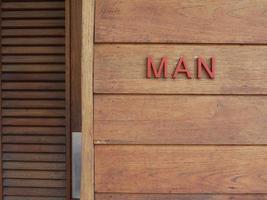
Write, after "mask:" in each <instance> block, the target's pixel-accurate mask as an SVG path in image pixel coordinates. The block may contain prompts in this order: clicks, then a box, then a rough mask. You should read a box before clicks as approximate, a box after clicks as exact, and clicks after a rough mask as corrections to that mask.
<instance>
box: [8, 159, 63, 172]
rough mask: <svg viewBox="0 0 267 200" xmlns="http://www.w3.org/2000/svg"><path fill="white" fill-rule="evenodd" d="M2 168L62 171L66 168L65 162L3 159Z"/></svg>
mask: <svg viewBox="0 0 267 200" xmlns="http://www.w3.org/2000/svg"><path fill="white" fill-rule="evenodd" d="M3 169H6V170H7V169H9V170H12V169H13V170H49V171H51V170H52V171H63V170H66V164H65V163H57V162H50V163H49V162H21V161H20V162H14V161H5V162H4V163H3Z"/></svg>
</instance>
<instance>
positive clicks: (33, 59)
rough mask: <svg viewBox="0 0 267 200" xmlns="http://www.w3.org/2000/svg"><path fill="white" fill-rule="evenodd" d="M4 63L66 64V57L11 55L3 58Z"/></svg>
mask: <svg viewBox="0 0 267 200" xmlns="http://www.w3.org/2000/svg"><path fill="white" fill-rule="evenodd" d="M2 62H3V63H4V64H9V63H14V64H15V63H40V64H42V63H44V64H47V63H52V64H56V63H58V64H62V63H64V62H65V56H62V55H10V56H7V55H6V56H3V57H2Z"/></svg>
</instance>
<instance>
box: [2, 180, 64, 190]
mask: <svg viewBox="0 0 267 200" xmlns="http://www.w3.org/2000/svg"><path fill="white" fill-rule="evenodd" d="M65 185H66V182H65V181H64V180H29V179H4V181H3V186H4V187H35V188H36V187H39V188H42V187H43V188H64V187H65Z"/></svg>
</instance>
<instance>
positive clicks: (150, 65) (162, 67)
mask: <svg viewBox="0 0 267 200" xmlns="http://www.w3.org/2000/svg"><path fill="white" fill-rule="evenodd" d="M167 66H168V59H167V58H166V57H163V58H162V59H161V63H160V67H159V69H157V67H156V66H155V64H154V63H153V59H152V57H148V58H147V78H151V74H152V70H153V74H154V77H155V78H160V77H162V72H163V71H164V78H167V77H168V71H167Z"/></svg>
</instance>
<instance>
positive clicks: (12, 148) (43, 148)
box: [2, 144, 66, 153]
mask: <svg viewBox="0 0 267 200" xmlns="http://www.w3.org/2000/svg"><path fill="white" fill-rule="evenodd" d="M2 146H3V147H2V151H3V152H23V153H65V152H66V147H65V145H40V144H26V145H25V144H4V145H2Z"/></svg>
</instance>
